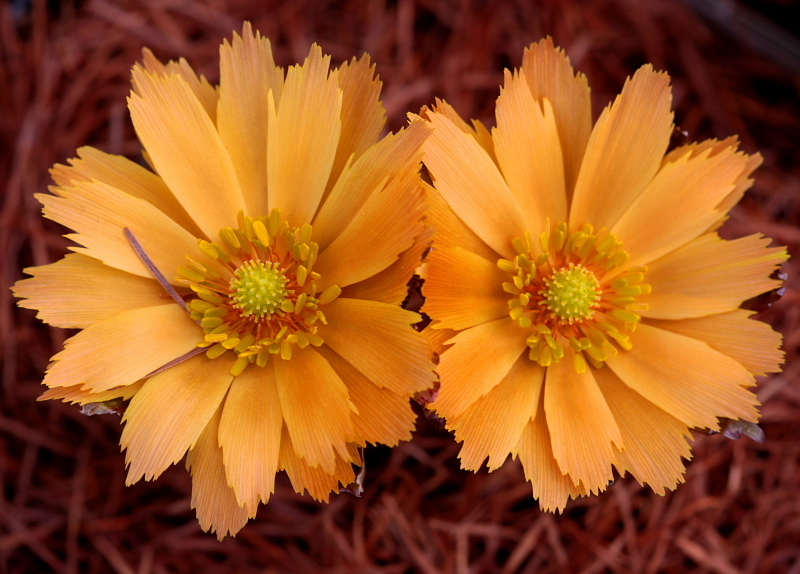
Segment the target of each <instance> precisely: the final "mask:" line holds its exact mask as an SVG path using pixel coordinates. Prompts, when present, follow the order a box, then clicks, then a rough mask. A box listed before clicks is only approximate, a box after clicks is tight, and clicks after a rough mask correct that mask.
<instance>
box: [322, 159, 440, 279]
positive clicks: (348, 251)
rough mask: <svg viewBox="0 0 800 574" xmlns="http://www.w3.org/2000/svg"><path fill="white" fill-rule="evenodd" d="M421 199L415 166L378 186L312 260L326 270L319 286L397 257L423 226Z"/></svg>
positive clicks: (366, 272) (372, 271) (376, 269)
mask: <svg viewBox="0 0 800 574" xmlns="http://www.w3.org/2000/svg"><path fill="white" fill-rule="evenodd" d="M381 188H382V189H381ZM423 199H424V191H423V190H422V187H421V186H420V184H419V174H417V172H416V171H407V172H405V173H402V174H398V176H397V177H396V178H393V179H391V180H389V181H388V182H387V183H386V184H385V186H383V185H381V186H380V187H379V188H377V189H376V190H375V191H374V192H373V193H372V195H370V196H369V199H367V201H366V202H365V203H364V205H363V206H362V207H361V209H360V210H359V211H358V213H356V214H355V216H354V217H353V218H352V220H350V221H349V223H348V225H347V227H345V229H344V231H342V233H341V235H339V236H338V237H337V238H336V239H335V240H334V241H333V242H332V243H331V244H330V245H329V246H328V247H327V248H326V249H325V250H324V251H322V252H321V253H320V255H319V259H318V260H317V263H316V265H315V266H314V271H316V272H317V273H319V274H320V275H321V276H322V278H321V279H320V280H319V281H318V283H319V285H320V288H321V289H325V288H327V287H328V286H330V285H338V286H339V287H345V286H347V285H352V284H353V283H357V282H359V281H363V280H364V279H367V278H369V277H372V276H373V275H376V274H378V273H380V272H381V271H383V270H384V269H386V268H387V267H389V266H390V265H392V264H393V263H395V262H396V261H397V259H398V258H399V256H400V254H401V253H402V252H403V251H405V250H406V249H408V248H410V247H411V246H412V245H413V243H414V238H415V237H416V236H417V235H419V233H420V232H421V231H422V230H423V229H424V223H423V221H422V218H423V215H424V214H425V203H424V201H423Z"/></svg>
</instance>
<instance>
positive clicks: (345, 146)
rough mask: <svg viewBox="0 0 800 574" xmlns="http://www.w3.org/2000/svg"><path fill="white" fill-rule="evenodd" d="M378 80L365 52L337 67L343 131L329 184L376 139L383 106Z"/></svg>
mask: <svg viewBox="0 0 800 574" xmlns="http://www.w3.org/2000/svg"><path fill="white" fill-rule="evenodd" d="M382 84H383V82H381V81H380V80H379V79H378V78H376V77H375V64H373V63H372V61H371V60H370V57H369V55H368V54H364V55H363V56H362V57H361V58H358V59H356V58H353V59H352V60H351V61H349V62H344V63H343V64H342V65H341V66H340V67H339V87H340V88H341V89H342V132H341V136H340V137H339V147H338V149H337V150H336V158H335V159H334V161H333V168H332V169H331V180H330V184H331V185H332V184H333V182H335V181H336V180H337V179H338V178H339V175H340V174H341V173H342V170H343V169H344V166H345V165H346V164H347V163H348V162H349V161H351V158H355V159H356V160H358V158H360V157H361V154H363V153H364V152H365V151H366V150H367V149H368V148H369V147H370V146H371V145H372V144H374V143H375V142H376V141H378V138H379V137H380V135H381V131H382V130H383V126H384V124H386V110H384V109H383V104H381V101H380V95H381V86H382Z"/></svg>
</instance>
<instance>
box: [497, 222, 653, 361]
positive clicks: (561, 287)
mask: <svg viewBox="0 0 800 574" xmlns="http://www.w3.org/2000/svg"><path fill="white" fill-rule="evenodd" d="M512 245H513V247H514V250H515V251H516V252H517V255H516V257H514V259H513V260H508V259H500V260H498V262H497V266H498V268H499V269H501V270H502V271H505V272H507V273H509V274H510V275H511V277H510V279H511V280H510V281H508V282H504V283H503V290H504V291H506V292H507V293H509V294H510V295H512V298H511V299H509V301H508V309H509V316H510V317H511V318H512V319H513V320H514V321H516V322H517V324H518V325H519V326H520V327H521V328H523V329H526V330H528V331H530V335H529V336H528V338H527V345H528V347H529V351H528V357H529V358H530V359H531V360H532V361H535V362H537V363H538V364H540V365H541V366H543V367H547V366H549V365H551V364H553V363H557V362H558V361H560V360H561V359H562V358H563V357H564V355H565V353H564V349H565V345H570V346H571V347H572V348H573V349H574V350H575V354H574V357H575V359H574V361H575V362H574V367H575V370H576V371H577V372H579V373H582V372H584V371H585V370H586V368H587V363H589V364H591V365H592V366H594V367H597V368H599V367H601V366H602V365H603V363H604V362H605V361H606V360H607V359H608V358H610V357H612V356H614V355H616V354H617V353H618V352H619V351H620V350H630V349H631V346H632V345H631V339H630V334H631V333H632V332H633V331H634V329H635V328H636V324H637V323H638V322H639V321H640V319H641V317H640V315H639V312H640V311H644V310H646V309H647V306H646V304H644V303H640V302H637V300H636V298H637V296H639V295H644V294H647V293H650V292H651V287H650V285H648V284H647V283H644V278H645V274H646V273H647V268H646V267H628V268H626V267H625V264H626V263H627V261H628V259H629V256H628V254H627V253H626V252H625V251H623V250H622V244H621V243H620V242H619V241H618V240H617V239H616V237H614V236H613V235H612V234H610V233H608V232H607V231H606V230H600V231H598V232H595V230H594V228H593V227H592V226H591V225H584V226H583V227H582V228H581V229H580V230H578V231H576V232H574V233H569V228H568V226H567V224H566V223H560V224H559V225H558V226H557V227H556V228H555V230H554V231H551V230H549V229H548V230H547V231H545V232H544V233H543V234H542V235H541V236H540V237H539V240H538V242H534V239H533V237H532V236H531V234H530V233H527V234H526V235H525V237H524V238H516V239H514V241H513V242H512Z"/></svg>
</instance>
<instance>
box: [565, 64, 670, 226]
mask: <svg viewBox="0 0 800 574" xmlns="http://www.w3.org/2000/svg"><path fill="white" fill-rule="evenodd" d="M671 104H672V93H671V90H670V86H669V76H667V75H666V74H664V73H660V72H655V71H653V68H652V66H650V65H645V66H642V67H641V68H639V70H638V71H637V72H636V73H635V74H634V75H633V77H631V78H629V79H628V81H627V82H625V86H624V87H623V88H622V93H620V95H619V96H618V97H617V99H616V100H615V101H614V103H613V104H612V105H611V106H610V107H607V108H606V109H605V110H604V111H603V113H602V114H601V116H600V119H598V120H597V123H596V124H595V126H594V130H592V135H591V136H590V137H589V143H588V144H587V146H586V153H585V155H584V157H583V162H582V164H581V169H580V173H579V175H578V180H577V182H576V183H575V194H574V196H573V200H572V207H571V209H570V220H569V221H570V228H572V229H578V228H580V227H581V226H582V225H584V224H586V223H590V224H592V225H594V226H595V227H597V228H601V227H607V228H611V226H613V225H614V224H615V223H616V222H617V220H618V219H619V218H620V216H621V215H622V214H623V213H624V212H625V210H626V209H627V208H628V207H629V206H630V205H631V203H633V200H634V199H636V198H637V197H638V196H639V194H640V193H641V192H642V190H643V189H644V188H645V186H646V185H647V184H648V183H650V180H651V179H653V176H654V175H655V174H656V172H657V171H658V168H659V167H660V166H661V160H662V159H663V157H664V153H665V152H666V151H667V146H668V145H669V139H670V136H671V135H672V129H673V126H672V111H671V110H670V106H671Z"/></svg>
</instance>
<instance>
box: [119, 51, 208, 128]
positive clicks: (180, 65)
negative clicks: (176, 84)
mask: <svg viewBox="0 0 800 574" xmlns="http://www.w3.org/2000/svg"><path fill="white" fill-rule="evenodd" d="M142 65H143V66H144V68H145V70H147V71H148V72H150V73H151V74H154V75H155V74H157V75H159V76H169V75H171V74H176V75H178V76H180V77H181V78H183V80H184V81H185V82H186V83H187V84H188V85H189V87H190V88H191V90H192V93H193V94H194V96H195V97H196V98H197V101H198V102H200V104H202V106H203V109H204V110H205V111H206V113H207V114H208V117H209V118H211V121H212V122H216V117H217V100H218V99H219V97H218V94H217V89H216V88H215V87H214V86H212V85H211V84H210V83H209V82H208V80H207V79H206V77H205V76H203V75H202V74H201V75H200V76H199V77H198V75H197V74H196V73H195V71H194V70H193V69H192V67H191V66H190V65H189V62H187V61H186V58H181V59H179V60H178V61H175V60H170V61H169V62H167V63H166V64H162V63H161V62H160V61H159V60H158V58H156V57H155V56H154V55H153V53H152V52H151V51H150V50H149V49H147V48H144V49H143V50H142ZM133 89H134V91H135V92H137V93H139V94H140V95H141V88H140V86H139V78H138V76H136V75H135V74H134V76H133Z"/></svg>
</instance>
